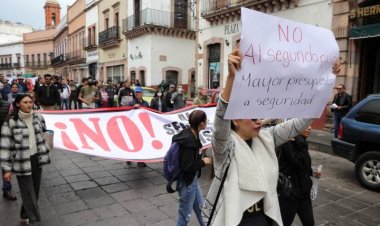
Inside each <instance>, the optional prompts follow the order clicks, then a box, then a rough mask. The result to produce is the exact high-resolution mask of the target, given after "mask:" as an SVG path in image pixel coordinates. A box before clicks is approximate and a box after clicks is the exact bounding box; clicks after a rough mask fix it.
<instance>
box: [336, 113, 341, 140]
mask: <svg viewBox="0 0 380 226" xmlns="http://www.w3.org/2000/svg"><path fill="white" fill-rule="evenodd" d="M341 120H342V117H341V116H340V115H339V113H338V112H334V137H335V138H338V133H339V126H340V121H341Z"/></svg>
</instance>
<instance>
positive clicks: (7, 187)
mask: <svg viewBox="0 0 380 226" xmlns="http://www.w3.org/2000/svg"><path fill="white" fill-rule="evenodd" d="M2 175H3V192H8V191H11V190H12V184H11V182H10V181H5V180H4V171H3V172H2Z"/></svg>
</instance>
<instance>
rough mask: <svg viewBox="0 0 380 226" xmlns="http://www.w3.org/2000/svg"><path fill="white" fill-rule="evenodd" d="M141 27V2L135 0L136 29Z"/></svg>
mask: <svg viewBox="0 0 380 226" xmlns="http://www.w3.org/2000/svg"><path fill="white" fill-rule="evenodd" d="M138 26H140V0H135V27H138Z"/></svg>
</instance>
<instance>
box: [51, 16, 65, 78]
mask: <svg viewBox="0 0 380 226" xmlns="http://www.w3.org/2000/svg"><path fill="white" fill-rule="evenodd" d="M67 30H68V28H67V17H66V16H65V17H64V18H63V19H62V20H61V22H60V23H59V24H58V25H57V29H56V32H55V34H54V39H53V41H54V53H53V55H54V58H53V59H52V61H51V65H52V66H53V68H54V71H55V74H56V75H58V76H63V77H68V76H69V73H68V70H67V65H68V64H67V63H68V59H69V58H68V51H67V48H68V44H67Z"/></svg>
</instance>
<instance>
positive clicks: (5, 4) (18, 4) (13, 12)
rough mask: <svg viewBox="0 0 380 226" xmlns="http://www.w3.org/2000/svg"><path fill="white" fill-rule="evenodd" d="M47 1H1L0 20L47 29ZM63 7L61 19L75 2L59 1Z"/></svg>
mask: <svg viewBox="0 0 380 226" xmlns="http://www.w3.org/2000/svg"><path fill="white" fill-rule="evenodd" d="M45 2H46V0H0V19H1V20H9V21H11V22H21V23H23V24H28V25H32V26H33V28H36V29H45V11H44V5H45ZM58 2H59V4H60V6H61V18H62V17H64V16H65V15H66V12H67V6H68V5H71V4H73V3H74V2H75V0H58Z"/></svg>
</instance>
